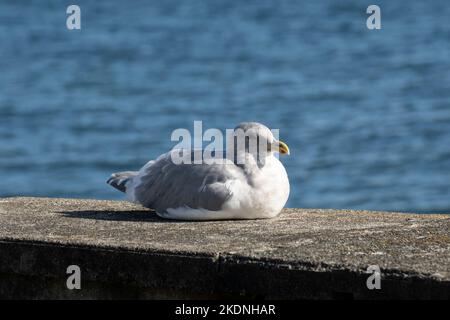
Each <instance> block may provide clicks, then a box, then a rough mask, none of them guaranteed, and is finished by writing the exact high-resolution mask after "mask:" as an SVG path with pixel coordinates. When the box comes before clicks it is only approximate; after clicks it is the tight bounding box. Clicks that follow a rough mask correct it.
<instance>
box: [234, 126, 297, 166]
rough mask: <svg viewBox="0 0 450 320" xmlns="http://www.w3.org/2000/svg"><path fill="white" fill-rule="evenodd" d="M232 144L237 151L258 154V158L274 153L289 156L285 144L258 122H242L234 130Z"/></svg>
mask: <svg viewBox="0 0 450 320" xmlns="http://www.w3.org/2000/svg"><path fill="white" fill-rule="evenodd" d="M234 144H235V146H237V150H242V151H245V152H246V153H248V152H250V153H254V154H258V156H259V157H261V156H262V155H263V154H265V155H273V153H274V152H279V153H280V154H290V153H289V147H288V146H287V144H286V143H284V142H282V141H280V140H277V139H275V137H274V136H273V133H272V131H271V130H270V129H269V128H267V127H266V126H265V125H263V124H261V123H258V122H242V123H240V124H239V125H238V126H237V127H236V128H234Z"/></svg>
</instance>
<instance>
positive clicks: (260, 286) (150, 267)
mask: <svg viewBox="0 0 450 320" xmlns="http://www.w3.org/2000/svg"><path fill="white" fill-rule="evenodd" d="M449 231H450V215H417V214H399V213H386V212H368V211H338V210H316V209H285V210H284V211H283V212H282V214H281V215H280V216H279V217H278V218H275V219H272V220H245V221H244V220H240V221H209V222H175V221H166V220H162V219H160V218H158V217H157V216H156V215H155V214H154V212H152V211H150V210H146V209H144V208H141V207H139V206H135V205H132V204H129V203H126V202H120V201H98V200H74V199H46V198H4V199H0V298H73V299H78V298H105V299H108V298H182V299H183V298H244V299H245V298H257V299H279V298H281V299H297V298H314V299H317V298H319V299H320V298H325V299H330V298H331V299H332V298H336V299H366V298H367V299H387V298H404V299H416V298H417V299H430V298H438V299H449V298H450V232H449ZM72 264H76V265H78V266H80V268H81V273H82V289H81V290H68V289H67V288H66V285H65V284H66V278H67V276H68V275H67V274H66V268H67V266H69V265H72ZM369 265H378V266H380V268H381V273H382V276H381V289H380V290H369V289H367V286H366V279H367V277H368V276H369V274H366V269H367V267H368V266H369Z"/></svg>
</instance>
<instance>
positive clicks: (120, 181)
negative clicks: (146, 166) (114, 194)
mask: <svg viewBox="0 0 450 320" xmlns="http://www.w3.org/2000/svg"><path fill="white" fill-rule="evenodd" d="M137 174H138V173H137V171H125V172H117V173H113V174H112V175H111V178H109V179H108V181H106V183H107V184H109V185H111V186H113V187H114V188H116V189H117V190H119V191H122V192H126V191H127V184H128V182H130V181H131V180H132V179H133V178H134V177H135V176H136V175H137Z"/></svg>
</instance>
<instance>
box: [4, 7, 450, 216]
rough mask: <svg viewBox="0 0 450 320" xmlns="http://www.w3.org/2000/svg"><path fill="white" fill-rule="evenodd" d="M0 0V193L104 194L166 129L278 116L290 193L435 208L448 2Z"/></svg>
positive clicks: (441, 158) (442, 171) (447, 202)
mask: <svg viewBox="0 0 450 320" xmlns="http://www.w3.org/2000/svg"><path fill="white" fill-rule="evenodd" d="M69 4H71V3H68V2H67V3H66V2H64V1H61V2H60V1H30V2H29V1H8V2H7V1H2V2H1V3H0V57H1V59H0V177H1V183H0V196H15V195H41V196H52V197H87V198H99V199H120V198H122V196H121V194H119V193H118V192H116V191H114V190H113V189H112V188H110V187H109V186H107V185H106V184H105V180H106V179H107V177H108V176H109V174H110V173H111V172H114V171H120V170H127V169H137V168H139V167H140V166H141V165H143V164H144V163H145V162H146V161H147V160H149V159H151V158H153V157H156V156H158V155H159V154H161V153H162V152H165V151H167V150H168V149H169V148H171V147H172V146H173V145H174V143H173V142H171V141H170V134H171V132H172V130H174V129H175V128H179V127H183V128H192V126H193V121H194V120H202V121H203V126H204V128H205V129H206V128H211V127H216V128H220V129H226V128H232V127H234V126H235V125H236V124H237V123H239V122H241V121H244V120H255V121H260V122H262V123H264V124H266V125H267V126H269V127H272V128H280V133H281V138H282V140H284V141H286V142H287V143H288V144H289V146H290V148H291V156H290V157H283V159H282V161H283V162H284V164H285V166H286V168H287V171H288V174H289V176H290V180H291V186H292V191H291V197H290V199H289V202H288V206H291V207H321V208H353V209H384V210H405V211H417V212H431V211H442V212H450V24H449V23H447V21H448V19H449V17H450V3H449V2H448V1H418V0H417V1H408V2H400V1H398V2H395V3H393V1H382V2H379V5H380V6H381V10H382V29H381V30H379V31H369V30H368V29H367V28H366V17H367V14H366V13H365V10H366V8H367V6H368V5H369V4H371V3H369V2H367V1H356V0H355V1H344V2H341V1H332V0H327V1H308V2H306V3H303V2H302V1H297V0H295V1H294V0H293V1H275V0H274V1H239V2H238V1H225V0H221V1H216V0H212V1H203V0H202V1H136V2H126V1H78V2H77V4H79V5H80V7H81V14H82V30H80V31H68V30H67V29H66V21H65V20H66V16H67V15H66V13H65V10H66V7H67V6H68V5H69Z"/></svg>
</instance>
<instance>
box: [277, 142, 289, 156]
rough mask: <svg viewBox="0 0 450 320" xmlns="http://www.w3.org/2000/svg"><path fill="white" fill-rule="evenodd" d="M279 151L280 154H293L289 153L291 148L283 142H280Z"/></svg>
mask: <svg viewBox="0 0 450 320" xmlns="http://www.w3.org/2000/svg"><path fill="white" fill-rule="evenodd" d="M278 150H279V152H280V154H291V153H290V152H289V147H288V146H287V144H286V143H284V142H283V141H278Z"/></svg>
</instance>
